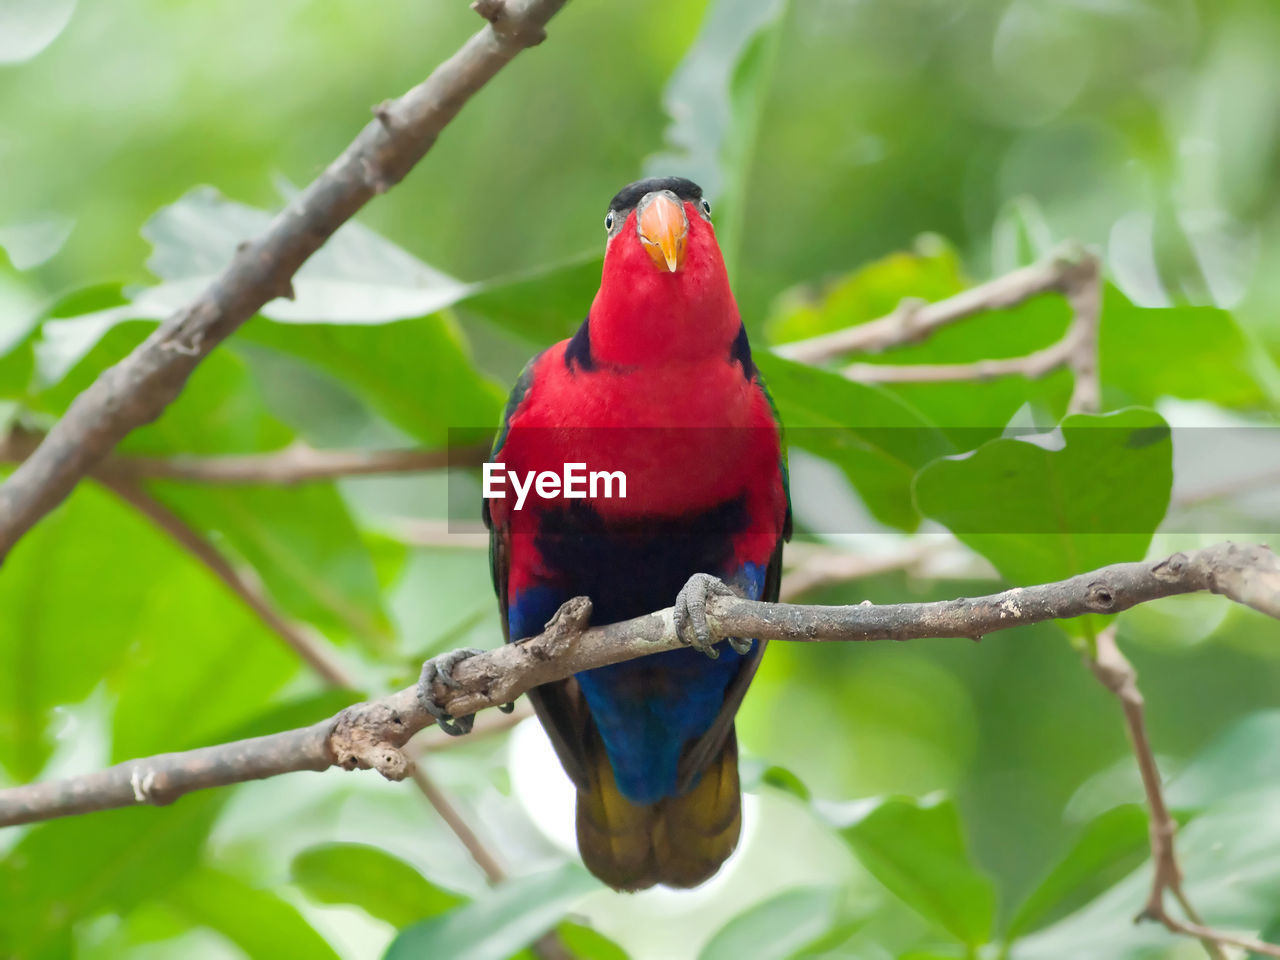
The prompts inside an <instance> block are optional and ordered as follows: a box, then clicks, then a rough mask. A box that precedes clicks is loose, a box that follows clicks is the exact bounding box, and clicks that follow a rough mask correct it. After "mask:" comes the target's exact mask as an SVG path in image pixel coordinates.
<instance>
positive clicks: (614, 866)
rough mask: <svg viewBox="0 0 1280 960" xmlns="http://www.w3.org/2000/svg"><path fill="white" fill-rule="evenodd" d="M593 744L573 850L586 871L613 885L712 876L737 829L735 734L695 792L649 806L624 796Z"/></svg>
mask: <svg viewBox="0 0 1280 960" xmlns="http://www.w3.org/2000/svg"><path fill="white" fill-rule="evenodd" d="M596 747H597V748H596V750H595V751H593V756H591V757H590V758H589V763H588V767H589V769H588V778H589V784H588V785H589V789H588V790H586V791H579V792H578V850H579V851H580V852H581V854H582V861H583V863H585V864H586V865H587V869H589V870H590V871H591V872H592V873H594V874H595V875H596V876H597V877H599V878H600V879H601V880H603V881H604V882H605V883H607V884H608V885H609V886H611V887H613V888H614V889H616V890H643V889H645V888H646V887H651V886H653V885H654V884H655V883H663V884H666V885H667V886H671V887H696V886H697V885H698V884H700V883H702V882H703V881H704V880H708V879H710V878H711V877H712V876H714V875H715V872H716V871H717V870H719V869H720V865H721V864H722V863H724V861H725V860H726V859H728V857H729V854H731V853H733V850H734V847H736V846H737V845H738V835H739V834H740V833H741V830H742V803H741V795H740V791H739V788H738V743H737V740H736V738H735V737H734V735H733V733H732V732H730V734H729V736H728V737H727V738H726V739H725V744H724V747H723V748H722V749H721V751H720V754H719V755H718V756H717V757H715V758H714V759H713V760H712V761H711V762H710V763H708V764H707V768H706V769H705V770H704V771H703V773H702V777H701V778H700V779H699V780H698V783H697V785H696V786H694V788H693V789H692V790H690V791H689V792H688V793H686V794H684V795H683V796H679V797H667V798H665V799H663V800H660V801H659V802H658V803H656V804H653V805H651V806H637V805H635V804H633V803H631V802H630V801H629V800H627V799H626V798H625V797H624V796H622V794H621V792H620V791H619V790H618V784H617V782H616V781H615V780H614V776H613V768H612V767H611V766H610V765H609V760H608V758H607V757H606V756H605V752H604V749H603V747H602V746H601V745H600V744H599V743H598V742H597V744H596Z"/></svg>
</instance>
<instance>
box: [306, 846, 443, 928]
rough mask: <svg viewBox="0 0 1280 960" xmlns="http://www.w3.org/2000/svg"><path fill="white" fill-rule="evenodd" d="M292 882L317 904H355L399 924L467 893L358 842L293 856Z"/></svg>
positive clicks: (435, 910) (431, 913)
mask: <svg viewBox="0 0 1280 960" xmlns="http://www.w3.org/2000/svg"><path fill="white" fill-rule="evenodd" d="M291 870H292V875H293V882H294V883H296V884H297V885H298V886H299V887H301V888H302V890H303V892H305V893H306V894H307V896H309V897H310V898H311V899H312V900H315V901H316V902H317V903H351V904H355V905H356V906H358V907H360V908H361V909H363V910H364V911H365V912H366V913H368V914H369V915H370V916H372V917H377V918H378V919H379V920H385V921H386V922H387V923H389V924H391V925H392V926H393V927H395V928H397V929H400V928H402V927H407V926H408V925H409V924H411V923H414V922H416V921H418V920H423V919H425V918H427V917H434V916H437V915H439V914H442V913H444V912H445V911H447V910H452V909H453V908H455V907H457V906H458V905H459V904H461V903H463V902H464V901H463V898H462V897H460V896H458V895H457V894H455V893H451V892H450V891H448V890H443V889H441V888H440V887H437V886H436V885H435V884H433V883H431V882H430V881H428V880H427V879H426V878H425V877H423V876H422V874H420V873H419V872H418V871H417V870H415V869H414V868H413V867H411V866H409V864H407V863H405V862H404V861H403V860H401V859H399V858H398V857H394V856H392V855H391V854H389V853H387V852H386V851H385V850H381V849H379V848H378V847H371V846H367V845H365V844H360V843H327V844H322V845H320V846H316V847H310V848H308V849H306V850H303V851H302V852H301V853H299V854H298V855H297V856H296V857H294V858H293V866H292V868H291Z"/></svg>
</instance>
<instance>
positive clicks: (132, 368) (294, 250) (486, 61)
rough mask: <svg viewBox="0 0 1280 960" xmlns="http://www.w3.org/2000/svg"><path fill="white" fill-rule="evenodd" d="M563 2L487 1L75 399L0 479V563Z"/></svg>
mask: <svg viewBox="0 0 1280 960" xmlns="http://www.w3.org/2000/svg"><path fill="white" fill-rule="evenodd" d="M564 3H565V0H504V2H502V3H487V4H486V5H485V16H486V18H487V19H489V20H490V22H489V23H487V24H485V26H484V27H483V28H482V29H481V30H480V31H479V32H478V33H476V34H475V35H474V36H472V37H471V38H470V39H469V40H468V41H467V42H466V43H465V44H464V45H463V46H462V48H461V49H460V50H459V51H458V52H457V53H455V54H454V55H453V56H452V57H450V58H449V59H448V60H446V61H445V62H444V63H442V64H440V65H439V66H438V67H436V69H435V70H433V71H432V73H431V75H430V76H429V77H427V79H426V80H424V81H423V82H422V83H420V84H418V85H417V86H416V87H414V88H413V89H412V90H410V91H408V92H407V93H406V94H404V96H402V97H400V98H399V99H398V100H393V101H389V102H387V103H384V104H383V105H381V106H379V107H377V108H376V109H375V118H374V119H373V120H372V121H371V122H370V123H369V124H368V125H366V126H365V128H364V129H363V130H362V131H361V132H360V134H359V135H358V136H357V137H356V138H355V140H354V141H352V143H351V144H350V146H348V147H347V149H346V150H345V151H343V153H342V155H341V156H340V157H338V158H337V159H336V160H335V161H334V162H333V163H331V164H330V165H329V167H328V168H327V169H326V170H325V171H324V173H322V174H321V175H320V176H319V177H318V178H317V179H316V180H314V181H313V182H312V183H311V185H310V186H308V187H307V188H306V189H305V190H303V191H302V193H301V194H299V195H298V196H297V197H296V198H295V199H294V200H293V201H292V202H290V203H289V204H288V206H287V207H286V208H285V209H284V210H283V211H282V212H281V213H280V214H279V215H278V216H277V217H276V218H275V220H273V221H272V223H271V225H270V226H269V227H268V228H267V230H266V232H265V233H263V234H262V235H261V236H260V237H258V238H256V239H254V240H252V241H249V242H248V243H245V244H243V245H242V246H241V248H240V249H239V251H238V252H237V254H236V256H235V257H234V258H233V259H232V261H231V262H230V263H229V264H228V265H227V266H226V267H225V268H224V269H223V271H222V273H221V274H219V276H218V277H217V278H216V279H215V280H214V281H213V282H212V283H211V284H210V285H209V286H208V288H206V289H205V291H204V292H203V293H201V294H200V295H199V296H198V297H197V298H196V299H195V300H194V301H192V302H191V303H190V304H188V305H187V306H186V307H184V308H183V309H181V310H179V311H178V312H177V313H175V314H174V315H173V316H171V317H169V318H168V319H167V320H166V321H165V322H164V323H162V324H161V325H160V327H159V328H158V329H157V330H156V331H155V332H154V333H152V334H151V336H149V337H148V338H147V339H146V340H145V341H144V342H143V343H142V344H141V345H139V346H138V347H137V348H136V349H135V350H134V351H133V352H132V353H130V354H129V356H127V357H126V358H125V359H123V360H122V361H120V362H119V363H117V364H116V365H115V366H113V367H111V368H109V369H108V370H105V371H103V373H102V374H101V375H99V377H98V379H97V380H95V381H94V382H93V384H92V385H91V386H90V387H89V388H88V389H86V390H85V391H84V392H83V393H81V394H80V396H78V397H77V398H76V399H75V401H74V402H73V403H72V404H71V407H70V409H68V410H67V412H66V414H65V415H64V416H63V417H62V419H61V420H60V421H59V422H58V423H57V425H56V426H55V427H54V428H53V429H52V430H51V431H50V432H49V435H48V436H47V437H45V439H44V441H43V442H42V443H41V444H40V447H39V449H38V450H36V452H35V453H34V454H33V455H32V456H30V457H28V458H27V459H26V460H25V461H24V462H23V463H22V464H21V466H19V467H18V469H17V470H15V471H14V472H13V474H12V475H11V476H10V477H9V479H8V480H7V481H6V482H5V483H4V485H3V486H0V559H3V557H4V556H6V555H7V554H8V552H9V551H10V550H11V549H12V548H13V545H14V544H15V543H17V542H18V540H19V539H20V538H21V537H22V535H23V534H24V533H26V531H27V530H29V529H31V527H32V526H33V525H34V524H35V523H36V522H37V521H38V520H39V519H40V518H41V517H42V516H44V515H45V514H46V513H48V512H49V511H50V510H51V509H53V508H54V507H55V506H57V505H58V504H59V503H61V502H62V501H63V500H64V499H65V498H66V496H67V494H69V493H70V492H71V490H72V488H74V487H75V485H76V484H77V483H78V482H79V481H80V479H81V478H82V477H84V476H85V475H86V474H88V473H89V472H90V471H91V470H92V469H93V468H94V466H95V465H96V464H97V463H98V462H99V461H101V460H102V458H103V457H105V456H106V455H107V453H108V452H109V451H110V450H111V448H112V447H114V446H115V445H116V444H117V443H118V442H119V441H120V439H121V438H122V437H124V436H125V434H127V433H128V432H129V431H130V430H132V429H134V428H135V427H138V426H141V425H142V424H144V423H148V422H150V421H152V420H154V419H155V418H156V417H158V416H159V415H160V413H161V412H162V411H163V410H164V408H165V407H166V406H167V405H168V404H169V403H171V402H172V401H173V399H174V398H175V397H177V395H178V393H179V392H180V391H181V390H182V388H183V386H184V384H185V383H186V381H187V378H188V377H189V376H190V375H191V372H192V371H193V370H194V369H195V368H196V366H197V364H199V362H200V361H201V360H202V359H203V358H204V357H205V356H207V355H208V354H209V353H210V352H211V351H212V350H213V349H214V348H215V347H216V346H217V345H218V344H219V343H221V342H222V341H223V340H225V339H226V338H227V337H228V336H230V335H231V333H232V332H234V331H235V330H236V328H237V327H239V326H240V325H241V324H242V323H244V322H245V321H246V320H248V319H249V318H250V317H251V316H253V315H254V313H256V312H257V311H258V309H259V308H261V307H262V306H263V305H264V304H265V303H267V302H268V301H270V300H273V299H275V298H276V297H279V296H288V295H289V293H290V291H291V287H290V281H291V278H292V277H293V275H294V273H295V272H296V271H297V270H298V268H299V267H300V266H302V264H303V262H304V261H306V259H307V258H308V257H310V256H311V255H312V254H313V253H315V252H316V250H318V249H319V248H320V246H321V245H322V244H323V243H324V242H325V241H326V240H327V239H328V238H329V237H330V236H331V235H332V234H333V232H334V231H335V230H337V229H338V227H340V226H341V225H342V224H343V223H345V222H346V221H347V220H349V219H350V218H351V217H352V216H353V215H354V214H355V213H356V211H357V210H359V209H360V208H361V207H363V206H364V205H365V204H366V203H368V201H369V200H371V199H372V198H373V197H374V196H375V195H376V194H379V193H383V192H385V191H386V190H388V189H389V188H390V187H391V186H392V185H394V184H396V183H398V182H399V181H400V180H401V179H402V178H403V177H404V176H405V175H406V174H407V173H408V172H409V170H410V169H411V168H412V167H413V166H414V164H416V163H417V162H418V161H419V160H420V159H421V158H422V156H423V155H424V154H425V153H426V152H427V151H428V150H429V149H430V148H431V146H432V144H433V143H435V140H436V137H437V136H438V135H439V133H440V131H441V130H442V129H443V128H444V126H445V125H446V124H447V123H448V122H449V121H450V120H452V119H453V118H454V117H455V116H456V115H457V114H458V111H459V110H461V109H462V106H463V105H464V104H465V103H466V102H467V101H468V100H469V99H470V98H471V97H472V96H473V95H474V94H475V93H476V92H477V91H478V90H479V89H480V88H481V87H483V86H484V84H485V83H486V82H488V81H489V79H490V78H492V77H493V76H494V74H496V73H497V72H498V71H499V70H500V69H501V68H502V67H504V66H505V65H506V64H507V63H509V62H510V61H511V59H512V58H513V57H515V56H516V55H517V54H518V53H520V52H521V51H522V50H524V49H525V48H526V47H529V46H532V45H533V44H536V43H538V42H539V41H540V40H541V39H542V37H543V36H544V28H545V26H546V24H547V22H548V21H549V20H550V19H551V17H552V16H553V15H555V13H556V12H557V11H559V10H560V8H561V7H562V6H564Z"/></svg>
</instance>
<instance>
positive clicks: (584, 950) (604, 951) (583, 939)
mask: <svg viewBox="0 0 1280 960" xmlns="http://www.w3.org/2000/svg"><path fill="white" fill-rule="evenodd" d="M556 935H557V936H558V937H559V938H560V942H561V943H563V944H564V945H565V947H566V948H567V949H568V951H569V955H570V956H572V957H579V958H581V960H628V958H627V952H626V951H625V950H623V949H622V948H621V947H620V946H618V945H617V944H616V943H614V942H613V941H612V940H610V939H609V938H608V937H606V936H605V935H604V934H602V933H599V932H598V931H596V930H592V929H591V928H590V927H584V926H582V925H581V924H578V923H567V922H566V923H562V924H560V926H558V927H557V928H556Z"/></svg>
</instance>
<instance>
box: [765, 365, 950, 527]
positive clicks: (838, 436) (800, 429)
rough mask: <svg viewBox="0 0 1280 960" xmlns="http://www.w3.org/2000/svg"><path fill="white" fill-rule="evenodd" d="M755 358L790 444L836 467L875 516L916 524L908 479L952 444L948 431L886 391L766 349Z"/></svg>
mask: <svg viewBox="0 0 1280 960" xmlns="http://www.w3.org/2000/svg"><path fill="white" fill-rule="evenodd" d="M757 364H758V365H759V367H760V370H761V372H762V373H763V374H764V378H765V380H766V382H767V384H768V387H769V391H770V393H771V394H772V395H773V399H774V402H775V403H776V404H777V408H778V414H779V416H780V417H781V418H782V422H783V424H784V426H785V427H786V431H787V442H788V444H790V445H792V446H795V447H799V448H802V449H805V450H808V451H809V452H810V453H813V454H816V455H817V456H820V457H822V458H824V459H827V460H830V461H831V462H833V463H835V464H836V465H837V466H839V467H840V468H841V469H842V470H843V471H844V473H845V475H846V476H847V477H848V478H849V481H850V483H852V484H853V486H854V487H855V488H856V489H857V491H858V493H859V494H860V495H861V497H862V499H863V501H864V502H865V503H866V505H867V507H868V509H869V510H870V511H871V513H872V514H873V515H874V516H875V518H876V519H877V520H880V521H881V522H882V523H886V524H889V525H890V526H894V527H898V528H900V529H905V530H910V529H914V528H915V526H916V524H917V523H918V522H919V515H918V513H917V512H916V510H915V507H914V505H913V504H912V502H911V492H910V490H911V482H912V478H913V477H914V475H915V472H916V470H917V469H918V468H919V467H920V466H922V465H923V464H925V463H927V462H929V461H930V460H932V459H933V458H935V457H939V456H944V455H946V454H948V453H951V452H953V451H954V449H955V448H954V447H953V446H952V445H951V443H950V442H949V441H948V440H947V438H946V437H945V436H944V435H943V434H942V433H941V432H940V431H939V430H938V429H937V428H936V427H934V426H933V425H932V424H930V423H929V422H928V421H927V420H926V419H925V418H923V417H922V416H921V415H920V414H919V413H917V412H916V411H915V410H913V409H912V408H911V407H909V406H908V405H907V404H905V403H903V402H902V401H900V400H898V399H897V398H895V397H893V396H892V395H890V394H888V393H886V392H885V391H883V390H879V389H877V388H874V387H867V386H863V385H862V384H857V383H852V382H850V381H848V380H846V379H844V378H843V377H841V376H839V375H838V374H834V373H831V372H829V371H826V370H820V369H818V368H816V367H810V366H806V365H804V364H799V363H793V362H792V361H790V360H784V359H782V358H781V357H777V356H774V355H772V354H768V353H764V352H761V355H760V356H759V357H758V358H757ZM829 532H850V531H829Z"/></svg>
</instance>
